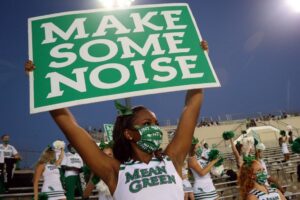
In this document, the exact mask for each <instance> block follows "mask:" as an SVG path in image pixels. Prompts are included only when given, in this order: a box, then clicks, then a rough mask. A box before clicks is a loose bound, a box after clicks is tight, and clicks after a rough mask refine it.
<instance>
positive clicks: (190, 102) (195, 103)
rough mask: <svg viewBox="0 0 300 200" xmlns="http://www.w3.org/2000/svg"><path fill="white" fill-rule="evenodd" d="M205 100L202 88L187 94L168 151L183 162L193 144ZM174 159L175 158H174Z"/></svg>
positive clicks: (179, 161)
mask: <svg viewBox="0 0 300 200" xmlns="http://www.w3.org/2000/svg"><path fill="white" fill-rule="evenodd" d="M202 101H203V95H202V90H201V89H195V90H189V91H188V92H187V94H186V99H185V106H184V109H183V112H182V115H181V117H180V120H179V124H178V128H177V130H176V134H175V137H174V139H173V140H172V142H171V143H170V145H169V146H168V147H167V149H166V153H167V154H168V155H170V157H172V156H173V157H174V158H175V160H177V161H178V163H179V164H182V163H183V161H184V159H185V157H186V154H187V152H188V150H189V148H190V146H191V143H192V138H193V135H194V131H195V127H196V124H197V120H198V116H199V113H200V107H201V104H202ZM173 160H174V159H173Z"/></svg>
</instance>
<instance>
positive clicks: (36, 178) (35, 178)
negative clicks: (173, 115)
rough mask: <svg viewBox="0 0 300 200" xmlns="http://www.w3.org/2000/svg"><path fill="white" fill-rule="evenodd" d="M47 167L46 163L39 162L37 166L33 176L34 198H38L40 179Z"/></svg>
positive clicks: (35, 199) (36, 199)
mask: <svg viewBox="0 0 300 200" xmlns="http://www.w3.org/2000/svg"><path fill="white" fill-rule="evenodd" d="M44 169H45V165H44V164H38V165H37V166H36V168H35V172H34V176H33V192H34V200H38V195H39V180H40V178H41V175H42V173H43V171H44Z"/></svg>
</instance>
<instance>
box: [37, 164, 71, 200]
mask: <svg viewBox="0 0 300 200" xmlns="http://www.w3.org/2000/svg"><path fill="white" fill-rule="evenodd" d="M43 177H44V183H43V187H42V192H45V193H46V194H47V195H48V200H59V199H65V198H66V196H65V192H64V190H63V187H62V185H61V182H60V173H59V169H58V167H57V166H56V165H53V164H46V165H45V169H44V172H43Z"/></svg>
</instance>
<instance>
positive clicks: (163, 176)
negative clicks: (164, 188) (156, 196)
mask: <svg viewBox="0 0 300 200" xmlns="http://www.w3.org/2000/svg"><path fill="white" fill-rule="evenodd" d="M158 178H159V183H160V185H162V184H166V183H168V180H167V177H166V175H160V176H158Z"/></svg>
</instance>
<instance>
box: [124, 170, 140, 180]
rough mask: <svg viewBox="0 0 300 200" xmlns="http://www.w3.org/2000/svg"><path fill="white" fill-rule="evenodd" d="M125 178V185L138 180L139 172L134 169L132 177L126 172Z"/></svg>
mask: <svg viewBox="0 0 300 200" xmlns="http://www.w3.org/2000/svg"><path fill="white" fill-rule="evenodd" d="M125 176H126V182H125V183H128V182H130V181H133V180H136V179H138V178H141V176H140V175H139V170H138V169H135V170H134V172H133V174H132V175H131V174H130V173H129V172H126V173H125Z"/></svg>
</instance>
